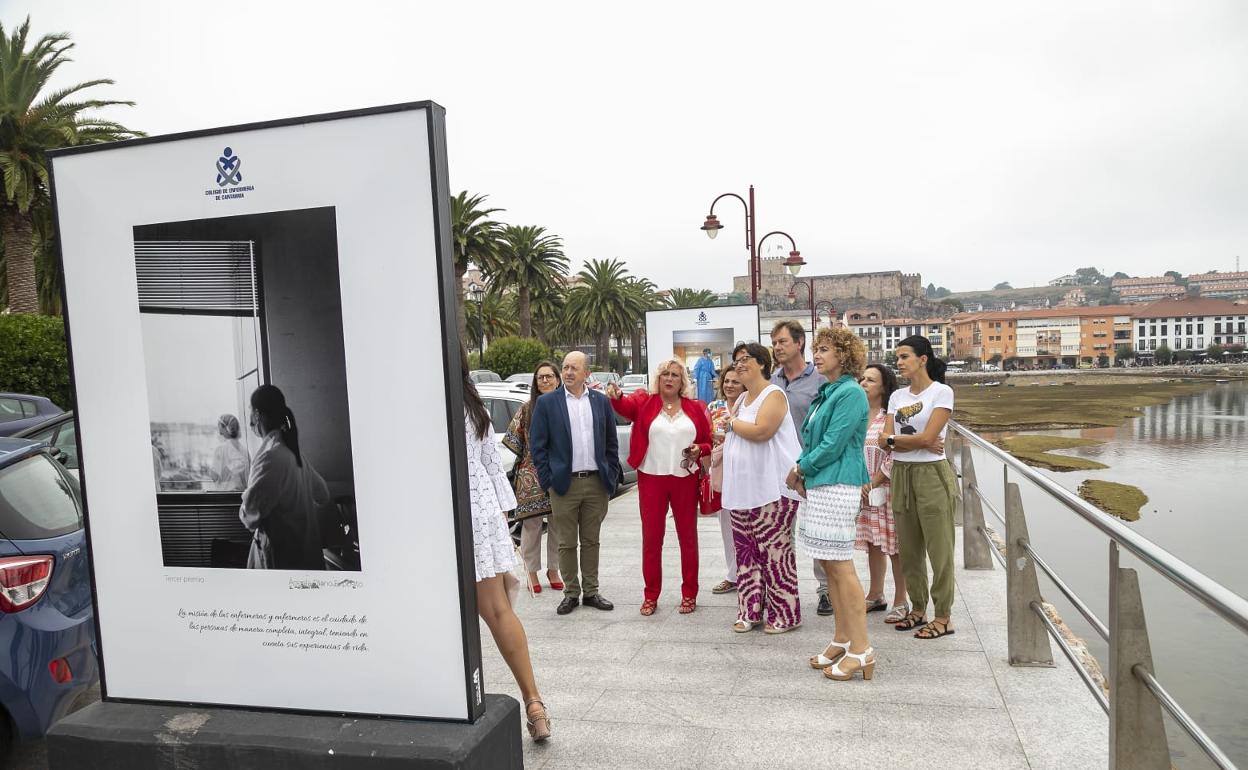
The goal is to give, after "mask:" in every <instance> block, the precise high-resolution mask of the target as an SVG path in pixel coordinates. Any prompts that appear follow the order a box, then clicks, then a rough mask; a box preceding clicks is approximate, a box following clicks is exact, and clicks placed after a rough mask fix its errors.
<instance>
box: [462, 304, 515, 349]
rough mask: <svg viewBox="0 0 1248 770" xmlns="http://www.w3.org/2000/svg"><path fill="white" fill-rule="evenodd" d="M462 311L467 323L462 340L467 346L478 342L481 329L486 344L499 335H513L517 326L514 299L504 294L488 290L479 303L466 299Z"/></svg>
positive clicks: (474, 345)
mask: <svg viewBox="0 0 1248 770" xmlns="http://www.w3.org/2000/svg"><path fill="white" fill-rule="evenodd" d="M464 312H465V314H466V315H467V325H468V334H467V336H466V338H465V340H464V341H465V342H466V343H467V344H468V346H469V347H476V346H477V345H478V344H479V341H480V340H481V337H482V331H484V336H485V340H486V343H487V344H488V343H490V342H491V341H493V340H496V339H498V338H499V337H507V336H511V335H514V334H515V333H516V330H517V329H518V328H519V327H518V325H517V324H516V311H515V300H514V298H513V297H511V296H509V295H506V294H497V293H495V292H492V291H489V292H486V293H485V295H484V296H482V298H481V301H480V302H479V303H478V302H474V301H472V300H466V301H465V302H464ZM482 327H484V329H483V328H482Z"/></svg>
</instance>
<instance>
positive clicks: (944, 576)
mask: <svg viewBox="0 0 1248 770" xmlns="http://www.w3.org/2000/svg"><path fill="white" fill-rule="evenodd" d="M897 370H898V371H899V372H900V373H901V376H902V377H906V378H907V379H909V380H910V387H908V388H900V389H898V390H896V391H894V392H893V395H892V397H891V398H890V399H889V401H888V418H887V421H886V422H885V424H884V431H883V432H882V433H881V435H880V441H879V445H880V446H881V447H882V448H885V449H890V450H892V452H893V469H892V473H893V477H892V487H893V498H892V499H893V515H894V517H895V519H896V522H897V539H898V546H899V547H900V550H901V568H902V570H903V571H904V572H905V575H906V591H907V592H908V593H909V594H910V605H911V609H910V612H909V613H908V614H907V615H906V617H905V618H904V619H903V620H902V621H901V622H900V623H898V624H897V626H896V628H897V630H898V631H909V630H911V629H914V628H918V629H919V630H918V631H917V632H916V633H915V636H916V637H918V638H919V639H936V638H938V637H941V636H945V635H947V634H952V633H953V626H952V625H951V623H950V618H949V615H950V612H951V611H952V610H953V587H954V579H953V541H954V536H953V505H954V498H955V496H956V495H957V492H956V489H955V486H954V484H955V482H954V478H953V470H952V469H951V468H950V467H949V463H948V462H947V461H946V460H945V429H946V427H947V425H948V423H949V418H950V416H951V415H952V414H953V389H952V388H950V387H949V386H948V385H946V384H945V363H944V362H943V361H941V360H940V359H939V358H937V357H936V354H935V353H934V352H933V351H932V343H931V342H929V341H928V339H927V338H926V337H922V336H919V335H914V336H911V337H906V338H905V339H904V340H902V341H901V343H900V344H899V345H898V346H897ZM929 560H930V561H931V563H932V583H931V597H930V598H931V599H932V600H933V601H934V602H935V605H936V615H935V617H934V618H933V619H932V621H931V622H930V623H928V622H927V602H928V598H929V597H928V582H927V562H928V561H929ZM920 626H922V627H921V628H920Z"/></svg>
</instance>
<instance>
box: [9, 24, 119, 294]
mask: <svg viewBox="0 0 1248 770" xmlns="http://www.w3.org/2000/svg"><path fill="white" fill-rule="evenodd" d="M29 37H30V18H29V17H27V19H26V21H25V22H23V23H22V25H21V26H20V27H18V28H17V29H15V30H13V31H12V33H9V32H7V31H6V30H5V29H4V26H3V25H2V24H0V171H2V172H3V175H4V194H3V195H2V196H0V239H3V242H4V263H5V264H4V267H5V277H6V288H7V294H8V306H9V309H10V310H12V311H13V312H15V313H34V312H38V310H39V282H38V281H37V278H36V237H35V222H36V218H37V217H36V213H35V212H38V211H39V210H41V209H46V207H47V205H48V159H47V152H48V151H49V150H54V149H56V148H58V147H72V146H76V145H83V144H97V143H100V142H112V141H116V140H118V139H131V138H134V137H136V136H142V133H141V132H138V131H132V130H130V129H128V128H126V127H125V126H122V125H121V124H119V123H115V122H113V121H111V120H105V119H103V118H100V117H96V116H95V115H94V114H92V111H94V110H98V109H100V108H103V107H112V106H118V105H127V106H130V105H133V104H134V103H133V102H123V101H115V100H108V99H85V100H84V99H78V98H71V97H75V96H76V95H77V94H79V93H80V92H81V91H85V90H87V89H89V88H92V87H94V86H100V85H112V83H113V81H111V80H106V79H102V78H101V79H96V80H88V81H86V82H83V83H77V84H75V85H72V86H67V87H65V88H60V89H57V90H55V91H52V92H50V93H48V94H46V95H43V96H41V93H42V92H43V90H44V88H45V87H46V86H47V85H48V82H49V81H50V80H51V79H52V76H53V74H54V73H55V72H56V70H57V69H58V68H59V67H60V66H61V65H62V64H64V63H65V62H67V61H70V59H69V57H68V56H67V55H66V54H67V52H68V51H69V50H70V49H71V48H73V47H74V44H73V43H70V42H69V35H67V34H65V33H56V34H50V35H44V36H43V37H41V38H39V39H38V40H36V41H34V42H33V43H30V44H29V46H28V43H29ZM47 235H48V231H45V232H44V233H43V234H42V236H41V237H40V239H39V240H40V241H41V243H40V248H41V249H43V250H45V251H44V254H45V259H46V255H48V254H50V253H51V252H50V250H49V249H48V246H47V240H48V238H47ZM53 272H54V273H55V268H54V269H53ZM46 280H49V281H51V285H53V286H59V277H56V276H55V275H54V276H53V277H51V278H49V279H46Z"/></svg>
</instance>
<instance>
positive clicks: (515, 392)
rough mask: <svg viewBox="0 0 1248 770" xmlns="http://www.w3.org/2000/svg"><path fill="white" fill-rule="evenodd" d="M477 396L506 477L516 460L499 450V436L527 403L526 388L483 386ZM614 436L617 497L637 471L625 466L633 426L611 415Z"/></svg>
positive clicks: (479, 386) (617, 416) (501, 448)
mask: <svg viewBox="0 0 1248 770" xmlns="http://www.w3.org/2000/svg"><path fill="white" fill-rule="evenodd" d="M477 393H479V394H481V400H482V401H484V402H485V408H486V409H487V410H488V411H489V413H490V422H491V423H493V426H494V440H495V441H497V442H498V454H499V457H500V458H501V459H502V461H503V468H504V469H505V470H506V471H507V473H508V475H510V474H511V467H512V465H513V464H515V462H516V456H515V455H514V454H512V452H511V450H510V449H507V448H506V447H504V446H503V436H504V435H506V433H507V427H508V426H509V425H511V418H513V417H515V416H516V412H519V411H520V407H522V406H524V402H526V401H528V400H529V391H528V389H527V388H525V389H523V390H521V389H520V388H519V387H517V386H516V384H515V383H505V382H483V383H481V384H479V385H477ZM615 435H616V436H617V437H618V438H619V442H620V450H619V451H620V470H621V471H623V473H624V483H623V484H621V485H620V486H619V487H617V488H616V494H617V495H618V494H619V493H620V492H621V491H622V489H623V488H624V487H626V486H629V485H631V484H636V483H637V471H636V469H634V468H633V467H632V466H631V465H629V464H628V460H627V459H626V457H627V455H628V442H629V439H630V438H631V437H632V435H633V424H632V423H631V422H629V421H628V420H625V419H624V418H623V417H620V416H619V415H615Z"/></svg>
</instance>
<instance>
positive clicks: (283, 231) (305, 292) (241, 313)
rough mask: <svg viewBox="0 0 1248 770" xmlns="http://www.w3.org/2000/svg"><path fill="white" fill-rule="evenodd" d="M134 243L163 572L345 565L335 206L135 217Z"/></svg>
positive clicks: (349, 484) (345, 452) (350, 562)
mask: <svg viewBox="0 0 1248 770" xmlns="http://www.w3.org/2000/svg"><path fill="white" fill-rule="evenodd" d="M225 154H229V153H228V151H227V152H226V153H225ZM134 252H135V270H136V279H137V284H138V301H139V317H140V325H141V328H142V337H143V353H144V363H145V366H146V373H145V374H146V383H147V399H148V407H149V411H150V427H151V443H152V450H151V451H152V480H153V489H154V493H155V495H156V499H157V507H158V510H159V517H160V540H161V552H162V556H163V560H164V564H165V566H166V567H212V568H248V569H291V570H349V571H358V570H359V569H360V552H359V538H358V534H357V517H356V515H355V484H354V476H353V469H352V457H351V424H350V414H349V409H348V404H347V381H346V363H345V355H344V349H343V334H342V302H341V297H340V289H339V275H338V247H337V235H336V226H335V217H334V209H333V208H332V207H324V208H314V209H305V210H301V211H283V212H274V213H265V214H252V215H244V216H231V217H221V218H214V219H201V220H192V221H184V222H165V223H160V224H151V225H144V226H139V227H135V228H134Z"/></svg>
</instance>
